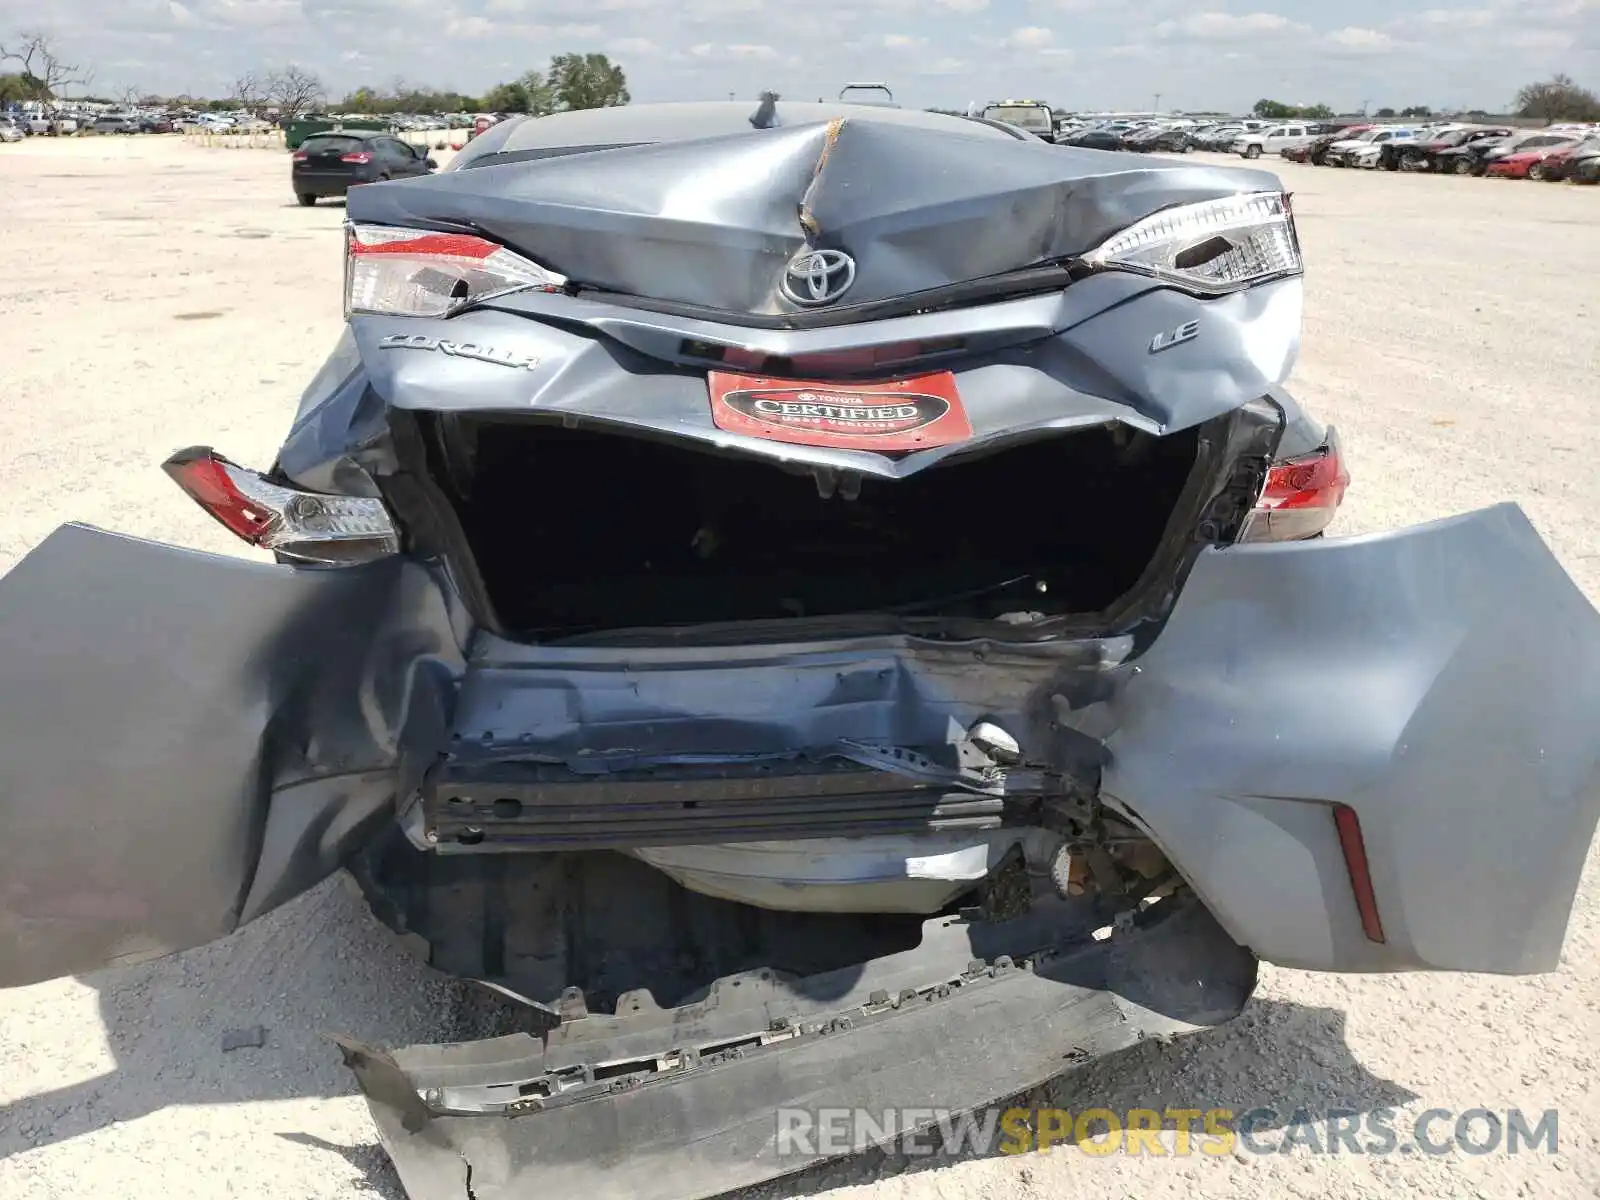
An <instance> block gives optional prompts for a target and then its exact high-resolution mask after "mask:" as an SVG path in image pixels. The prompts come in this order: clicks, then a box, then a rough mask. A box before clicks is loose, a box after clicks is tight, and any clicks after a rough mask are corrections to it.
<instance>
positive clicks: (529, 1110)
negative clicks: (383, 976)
mask: <svg viewBox="0 0 1600 1200" xmlns="http://www.w3.org/2000/svg"><path fill="white" fill-rule="evenodd" d="M1063 912H1064V910H1060V911H1058V910H1055V909H1051V908H1048V907H1046V908H1044V909H1039V908H1036V909H1035V910H1034V912H1033V913H1032V914H1030V915H1029V916H1026V917H1021V918H1018V919H1016V920H1013V921H1009V922H1004V923H1000V924H968V923H965V922H962V921H960V920H957V919H950V918H946V919H943V920H939V921H933V922H929V925H928V927H927V930H926V932H925V936H924V939H923V943H922V945H921V946H920V947H919V948H918V949H916V950H911V951H907V952H906V953H904V954H899V955H893V956H890V957H887V958H883V959H878V960H876V961H874V962H872V963H869V964H866V965H865V966H864V967H862V968H857V969H855V970H852V971H841V972H832V973H830V974H829V975H825V976H816V977H813V978H810V979H805V980H799V981H791V982H789V983H787V984H781V983H778V982H776V981H773V980H771V979H763V978H759V977H744V978H739V979H732V980H730V979H725V980H721V981H719V983H718V984H717V985H716V986H714V987H713V989H712V991H711V994H710V995H709V996H708V997H707V999H706V1000H705V1001H703V1002H702V1003H700V1004H695V1005H689V1006H685V1007H683V1008H679V1009H676V1010H671V1011H666V1012H663V1011H661V1010H658V1009H652V1008H649V1007H647V1008H646V1010H645V1011H643V1012H639V1013H635V1014H631V1015H629V1016H624V1017H609V1016H602V1017H585V1018H583V1019H581V1020H578V1021H576V1022H572V1023H569V1024H566V1025H563V1026H560V1027H558V1028H557V1029H556V1030H554V1031H552V1032H551V1033H550V1034H548V1035H546V1036H545V1038H544V1039H542V1040H541V1039H537V1038H534V1037H531V1036H528V1035H515V1036H512V1037H505V1038H496V1039H491V1040H488V1041H481V1042H467V1043H459V1044H454V1045H441V1046H415V1047H410V1048H408V1049H404V1050H398V1051H395V1052H393V1054H388V1053H385V1052H382V1051H379V1050H376V1049H373V1048H371V1047H367V1046H363V1045H360V1044H359V1043H355V1042H351V1041H346V1040H341V1041H340V1045H341V1047H342V1049H343V1051H344V1055H345V1061H346V1063H347V1065H349V1066H350V1067H351V1069H352V1070H353V1071H354V1073H355V1075H356V1078H357V1080H358V1081H359V1083H360V1086H361V1089H362V1091H363V1093H364V1094H365V1095H366V1098H367V1101H368V1104H369V1106H370V1107H371V1110H372V1115H373V1118H374V1120H375V1121H376V1122H377V1125H378V1129H379V1132H380V1135H381V1137H382V1140H383V1144H384V1147H385V1148H386V1149H387V1151H388V1152H389V1155H390V1157H391V1158H392V1159H393V1161H394V1163H395V1166H396V1168H397V1169H398V1171H399V1174H400V1177H401V1181H402V1183H403V1184H404V1186H405V1189H406V1192H407V1195H408V1196H410V1197H411V1200H461V1198H463V1197H466V1196H468V1195H470V1196H472V1197H474V1198H475V1200H501V1198H509V1197H513V1196H519V1197H520V1196H528V1195H534V1194H541V1195H543V1194H556V1195H567V1194H571V1195H581V1196H584V1197H585V1198H586V1200H613V1198H615V1200H697V1198H699V1197H704V1196H712V1195H716V1194H718V1193H720V1192H724V1191H727V1190H729V1189H731V1188H737V1187H745V1186H749V1185H752V1184H756V1183H760V1182H762V1181H764V1180H769V1179H773V1178H776V1177H779V1176H782V1175H786V1174H789V1173H791V1172H794V1171H798V1170H800V1169H802V1168H804V1167H807V1166H810V1165H812V1164H814V1163H816V1162H819V1161H823V1160H824V1159H825V1157H827V1156H825V1155H823V1154H821V1153H816V1152H813V1153H800V1152H796V1153H790V1152H789V1151H790V1150H804V1149H807V1148H806V1147H804V1146H800V1147H796V1146H794V1145H792V1144H790V1143H788V1142H787V1141H786V1140H781V1139H780V1138H779V1134H778V1116H777V1114H776V1111H775V1110H776V1109H778V1108H779V1107H784V1106H796V1107H800V1108H804V1109H806V1110H808V1111H810V1112H812V1113H815V1112H816V1111H817V1110H819V1109H839V1108H851V1109H859V1110H864V1111H865V1112H866V1113H869V1114H872V1115H873V1116H874V1118H876V1117H879V1116H881V1114H882V1113H883V1112H884V1111H885V1110H886V1109H899V1108H909V1107H914V1108H930V1109H934V1110H939V1111H941V1112H948V1113H950V1114H959V1113H963V1112H967V1111H970V1110H972V1109H975V1108H978V1107H979V1106H982V1105H985V1104H988V1103H990V1102H992V1101H994V1100H996V1099H998V1098H1000V1097H1003V1096H1007V1095H1011V1094H1013V1093H1015V1092H1017V1091H1019V1090H1021V1089H1025V1088H1028V1087H1032V1086H1035V1085H1037V1084H1040V1083H1042V1082H1044V1081H1046V1080H1048V1079H1050V1078H1053V1077H1055V1076H1057V1075H1059V1074H1061V1073H1063V1072H1065V1071H1068V1070H1071V1069H1073V1068H1075V1067H1077V1066H1080V1065H1082V1064H1083V1063H1086V1062H1088V1061H1090V1060H1091V1059H1094V1058H1097V1057H1099V1056H1102V1055H1105V1054H1108V1053H1111V1052H1114V1051H1116V1050H1120V1049H1123V1048H1126V1047H1128V1046H1132V1045H1134V1044H1136V1043H1138V1042H1140V1041H1143V1040H1145V1039H1146V1038H1149V1037H1161V1038H1165V1037H1171V1036H1174V1035H1177V1034H1182V1033H1187V1032H1193V1031H1195V1030H1198V1029H1203V1028H1207V1027H1212V1026H1216V1025H1220V1024H1223V1023H1225V1022H1227V1021H1229V1020H1231V1019H1232V1018H1233V1017H1235V1016H1237V1015H1238V1013H1239V1012H1240V1010H1241V1009H1242V1008H1243V1006H1244V1004H1245V1002H1246V1001H1247V1000H1248V999H1249V997H1250V994H1251V991H1252V990H1253V988H1254V986H1255V978H1256V960H1255V958H1254V956H1253V955H1251V954H1250V953H1249V951H1247V950H1244V949H1242V948H1241V947H1239V946H1238V945H1237V944H1235V943H1234V942H1233V941H1232V940H1231V939H1230V938H1229V937H1228V936H1227V934H1226V933H1224V932H1223V931H1222V928H1221V927H1220V926H1219V925H1218V924H1217V923H1216V922H1215V920H1214V919H1212V918H1211V916H1210V915H1209V914H1208V913H1207V912H1206V910H1205V909H1204V908H1203V907H1201V906H1200V905H1199V904H1197V903H1195V902H1193V901H1192V900H1181V899H1175V900H1172V901H1167V902H1163V903H1162V904H1159V905H1157V906H1156V907H1155V908H1153V909H1151V910H1148V911H1147V912H1146V913H1145V914H1144V915H1143V917H1142V918H1141V919H1140V921H1139V922H1138V923H1137V924H1135V925H1133V926H1131V927H1125V928H1123V929H1120V930H1118V931H1116V932H1115V933H1113V934H1112V935H1111V936H1109V937H1107V938H1105V939H1104V940H1095V939H1094V938H1093V937H1092V936H1090V931H1089V930H1087V929H1085V928H1082V927H1081V926H1079V927H1076V928H1074V927H1073V926H1072V925H1070V924H1066V923H1065V918H1064V917H1063V915H1062V914H1063ZM1052 921H1055V922H1058V924H1056V925H1055V926H1054V927H1052V925H1051V922H1052ZM763 1041H765V1042H766V1043H767V1044H765V1045H762V1044H760V1043H761V1042H763ZM730 1043H735V1045H733V1046H731V1047H730ZM651 1058H654V1059H656V1060H658V1061H659V1063H661V1064H669V1065H668V1067H667V1069H664V1070H659V1071H656V1072H654V1073H653V1074H651V1073H647V1074H646V1075H645V1076H643V1077H641V1076H639V1075H633V1076H631V1077H623V1076H620V1075H618V1076H617V1077H615V1078H612V1079H610V1080H609V1081H608V1080H607V1079H606V1078H604V1077H605V1076H606V1075H608V1074H611V1073H613V1072H615V1071H616V1070H617V1064H619V1063H622V1062H628V1063H634V1064H637V1063H638V1062H639V1061H641V1060H646V1059H651ZM670 1064H676V1065H670ZM596 1073H598V1074H599V1075H601V1076H602V1078H601V1079H600V1080H599V1081H598V1082H594V1083H585V1082H583V1081H584V1080H585V1079H592V1078H593V1076H594V1075H595V1074H596ZM641 1078H642V1081H641ZM558 1080H565V1081H567V1082H568V1083H569V1084H570V1090H568V1091H564V1092H560V1093H558V1094H557V1095H556V1096H555V1097H553V1098H549V1099H542V1098H534V1099H529V1098H528V1096H525V1095H523V1093H528V1095H531V1096H535V1097H537V1095H538V1093H539V1092H541V1091H546V1090H550V1088H551V1086H552V1081H558ZM558 1086H559V1085H558ZM869 1145H870V1142H865V1141H864V1142H861V1143H859V1144H856V1145H854V1146H853V1147H852V1149H854V1150H864V1149H867V1148H868V1147H869ZM469 1188H470V1190H469Z"/></svg>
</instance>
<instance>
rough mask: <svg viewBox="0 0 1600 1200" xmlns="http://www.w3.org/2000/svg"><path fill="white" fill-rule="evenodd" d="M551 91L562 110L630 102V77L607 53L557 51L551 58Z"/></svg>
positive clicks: (611, 106) (608, 106)
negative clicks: (564, 52)
mask: <svg viewBox="0 0 1600 1200" xmlns="http://www.w3.org/2000/svg"><path fill="white" fill-rule="evenodd" d="M549 78H550V91H551V92H552V93H554V97H555V102H556V106H557V107H558V108H560V109H561V110H563V111H570V110H571V109H575V108H613V107H615V106H616V105H619V104H626V103H628V101H629V99H630V97H629V95H628V79H627V76H625V75H624V74H623V73H622V68H621V67H619V66H617V65H615V64H614V63H613V62H612V61H611V60H610V59H609V58H607V57H606V56H605V55H604V54H558V55H556V56H555V57H554V58H552V59H551V60H550V77H549Z"/></svg>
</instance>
